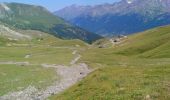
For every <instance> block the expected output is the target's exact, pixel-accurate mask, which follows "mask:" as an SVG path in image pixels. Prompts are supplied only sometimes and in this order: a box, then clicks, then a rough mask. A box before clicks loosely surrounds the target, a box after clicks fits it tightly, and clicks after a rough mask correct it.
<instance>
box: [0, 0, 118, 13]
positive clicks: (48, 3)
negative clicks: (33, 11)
mask: <svg viewBox="0 0 170 100" xmlns="http://www.w3.org/2000/svg"><path fill="white" fill-rule="evenodd" d="M117 1H120V0H0V2H18V3H26V4H34V5H41V6H44V7H46V8H47V9H49V10H50V11H56V10H59V9H61V8H64V7H66V6H69V5H72V4H77V5H97V4H103V3H114V2H117Z"/></svg>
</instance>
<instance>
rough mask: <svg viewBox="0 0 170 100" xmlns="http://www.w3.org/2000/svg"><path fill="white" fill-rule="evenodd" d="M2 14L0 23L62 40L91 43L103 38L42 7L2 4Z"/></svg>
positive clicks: (0, 11) (0, 7)
mask: <svg viewBox="0 0 170 100" xmlns="http://www.w3.org/2000/svg"><path fill="white" fill-rule="evenodd" d="M0 14H1V15H0V21H1V22H2V23H5V24H7V25H8V26H10V27H15V28H19V29H24V30H29V29H31V30H39V31H43V32H46V33H49V34H52V35H54V36H57V37H59V38H62V39H80V40H83V41H86V42H89V43H91V42H93V41H95V40H97V39H99V38H101V37H100V36H99V35H97V34H94V33H92V32H88V31H86V30H83V29H81V28H79V27H77V26H74V25H71V24H70V23H68V22H66V21H64V20H63V19H61V18H59V17H57V16H55V15H53V14H52V13H51V12H49V11H48V10H47V9H46V8H44V7H42V6H36V5H28V4H21V3H1V4H0Z"/></svg>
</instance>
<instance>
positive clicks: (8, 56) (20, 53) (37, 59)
mask: <svg viewBox="0 0 170 100" xmlns="http://www.w3.org/2000/svg"><path fill="white" fill-rule="evenodd" d="M7 51H8V52H7ZM72 51H73V50H71V49H65V48H50V47H32V48H29V47H5V48H1V49H0V52H1V54H0V60H1V61H17V62H21V61H26V62H30V63H33V64H42V63H47V64H69V63H70V61H71V59H73V55H72ZM29 54H30V55H31V56H30V58H25V56H26V55H29ZM49 58H50V59H49Z"/></svg>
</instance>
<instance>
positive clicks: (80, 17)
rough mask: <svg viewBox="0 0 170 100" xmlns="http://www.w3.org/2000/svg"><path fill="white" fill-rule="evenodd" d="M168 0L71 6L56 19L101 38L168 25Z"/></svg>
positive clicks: (169, 0)
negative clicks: (98, 35)
mask: <svg viewBox="0 0 170 100" xmlns="http://www.w3.org/2000/svg"><path fill="white" fill-rule="evenodd" d="M169 9H170V0H142V1H141V0H121V1H120V2H116V3H113V4H101V5H96V6H79V5H72V6H68V7H65V8H63V9H61V10H59V11H56V12H54V14H56V15H57V16H60V17H62V18H64V19H65V20H67V21H69V22H71V23H72V24H74V25H77V26H79V27H81V28H84V29H86V30H88V31H91V32H95V33H98V34H100V35H103V36H110V35H117V34H131V33H136V32H141V31H144V30H147V29H150V28H154V27H157V26H162V25H168V24H170V20H169V17H170V11H169Z"/></svg>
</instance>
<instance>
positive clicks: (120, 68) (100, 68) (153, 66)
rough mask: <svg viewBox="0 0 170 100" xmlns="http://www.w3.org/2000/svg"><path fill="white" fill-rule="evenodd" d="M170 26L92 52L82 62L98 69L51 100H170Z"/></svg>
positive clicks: (88, 51) (88, 52)
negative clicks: (112, 46)
mask: <svg viewBox="0 0 170 100" xmlns="http://www.w3.org/2000/svg"><path fill="white" fill-rule="evenodd" d="M169 32H170V26H165V27H160V28H155V29H152V30H148V31H146V32H143V33H139V34H135V35H132V36H129V37H128V39H126V41H123V42H121V43H120V44H118V45H117V46H115V47H114V48H90V49H87V50H84V51H82V52H81V55H82V59H81V62H85V63H87V64H88V65H89V66H90V67H93V68H97V69H96V70H95V71H94V72H92V73H91V74H90V75H89V76H88V77H86V78H85V79H84V80H82V81H81V82H79V83H77V84H76V85H74V86H73V87H71V88H70V89H68V90H66V91H65V92H63V93H61V94H59V95H55V96H52V97H51V98H50V99H51V100H169V99H170V95H169V92H170V88H169V86H170V79H169V77H170V74H169V73H170V56H169V53H168V52H170V48H169V38H170V34H169Z"/></svg>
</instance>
